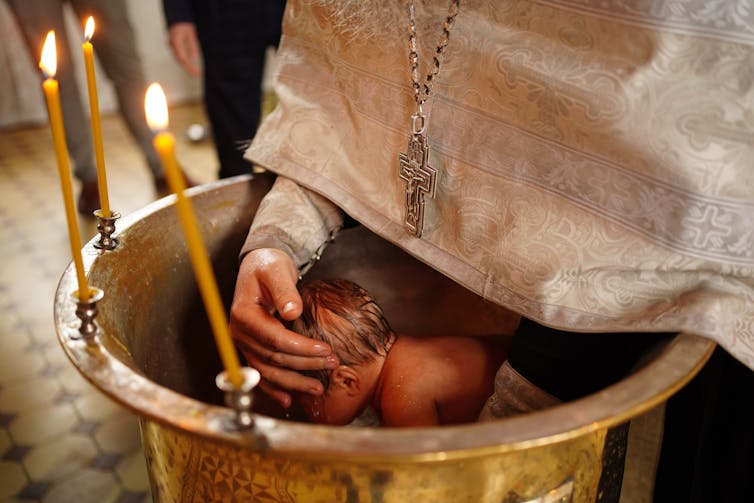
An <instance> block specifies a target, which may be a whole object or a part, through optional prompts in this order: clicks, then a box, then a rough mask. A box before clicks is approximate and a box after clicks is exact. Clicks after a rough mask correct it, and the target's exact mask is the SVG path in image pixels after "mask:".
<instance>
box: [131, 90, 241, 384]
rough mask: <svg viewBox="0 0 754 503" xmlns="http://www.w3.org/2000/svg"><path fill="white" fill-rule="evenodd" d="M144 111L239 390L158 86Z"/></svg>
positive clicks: (235, 363) (218, 301)
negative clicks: (168, 130)
mask: <svg viewBox="0 0 754 503" xmlns="http://www.w3.org/2000/svg"><path fill="white" fill-rule="evenodd" d="M144 108H145V111H146V115H147V122H148V123H149V127H150V128H151V129H152V131H159V132H158V133H157V135H155V137H154V140H153V144H154V148H155V150H156V151H157V154H158V155H159V156H160V161H162V167H163V169H164V170H165V178H166V179H167V182H168V185H169V186H170V189H171V190H172V191H173V192H174V193H175V195H176V198H177V200H176V209H177V210H178V216H179V218H180V221H181V227H182V228H183V234H184V236H185V237H186V244H187V246H188V251H189V257H190V258H191V265H192V267H193V268H194V275H195V276H196V280H197V282H198V283H199V291H200V292H201V295H202V300H203V301H204V307H205V309H206V310H207V316H208V317H209V321H210V324H211V325H212V331H213V333H214V335H215V343H216V344H217V349H218V351H219V352H220V359H221V360H222V362H223V366H224V367H225V370H227V371H228V379H229V380H230V382H231V384H233V386H234V387H236V388H237V387H239V386H241V384H242V383H243V378H242V377H241V369H240V368H241V365H240V363H239V360H238V355H237V354H236V350H235V347H234V346H233V341H232V339H231V337H230V332H229V330H228V319H227V317H226V316H225V309H224V308H223V305H222V300H221V299H220V292H219V290H218V288H217V282H216V280H215V275H214V272H213V271H212V265H211V264H210V261H209V257H208V256H207V250H206V249H205V247H204V243H203V242H202V237H201V235H200V233H199V227H198V226H197V224H196V218H195V216H194V211H193V209H192V207H191V202H190V201H189V200H188V199H187V198H186V196H185V195H184V194H183V190H184V189H185V188H186V183H185V182H184V179H183V174H182V173H181V171H180V169H179V168H178V163H177V161H176V159H175V139H174V138H173V135H171V134H170V133H168V132H167V131H165V130H166V129H167V127H168V107H167V101H166V100H165V94H164V93H163V91H162V88H161V87H160V85H159V84H152V85H150V86H149V89H147V95H146V98H145V100H144Z"/></svg>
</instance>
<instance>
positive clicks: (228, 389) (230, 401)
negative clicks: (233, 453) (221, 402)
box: [215, 367, 261, 430]
mask: <svg viewBox="0 0 754 503" xmlns="http://www.w3.org/2000/svg"><path fill="white" fill-rule="evenodd" d="M241 377H242V378H243V382H242V383H241V386H239V387H238V388H236V387H235V386H233V384H232V383H231V382H230V379H228V371H227V370H223V371H222V372H220V373H219V374H217V377H216V378H215V384H216V385H217V387H218V388H220V390H222V391H223V392H225V405H226V406H228V407H230V408H231V409H233V410H234V411H235V426H236V427H237V428H238V429H240V430H247V429H249V428H252V427H253V426H254V417H253V415H252V413H251V407H252V406H253V405H254V394H253V390H254V388H256V386H257V384H259V380H260V379H261V376H260V374H259V371H258V370H256V369H253V368H251V367H241Z"/></svg>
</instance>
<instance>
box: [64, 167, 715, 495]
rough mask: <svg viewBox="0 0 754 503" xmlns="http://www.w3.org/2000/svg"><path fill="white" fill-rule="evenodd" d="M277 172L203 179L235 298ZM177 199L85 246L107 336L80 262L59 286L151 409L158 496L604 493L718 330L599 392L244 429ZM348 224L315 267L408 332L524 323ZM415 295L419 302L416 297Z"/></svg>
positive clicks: (100, 359) (269, 422) (74, 335)
mask: <svg viewBox="0 0 754 503" xmlns="http://www.w3.org/2000/svg"><path fill="white" fill-rule="evenodd" d="M270 184H271V179H270V178H269V177H268V176H264V175H263V176H257V177H256V178H255V179H253V180H252V179H251V177H248V176H242V177H237V178H234V179H230V180H226V181H221V182H217V183H215V184H211V185H208V186H203V187H198V188H194V189H190V190H189V192H188V193H189V195H190V197H191V200H192V203H193V205H194V208H195V211H196V213H197V215H198V217H199V220H200V221H199V225H200V228H201V231H202V233H203V236H204V239H205V242H206V244H207V247H208V251H209V253H210V256H211V258H212V261H213V264H214V267H215V271H216V274H217V277H218V282H219V284H220V289H221V291H222V292H223V295H224V302H225V305H226V306H230V301H231V297H232V293H233V284H234V280H235V276H236V271H237V253H238V250H239V248H240V246H241V244H242V242H243V240H244V238H245V235H246V232H247V230H248V227H249V224H250V221H251V220H252V218H253V215H254V212H255V211H256V208H257V205H258V203H259V201H260V199H261V198H262V196H263V195H264V194H265V193H266V191H267V190H269V186H270ZM173 201H174V198H173V197H168V198H165V199H162V200H160V201H157V202H155V203H153V204H151V205H149V206H147V207H145V208H144V209H142V210H140V211H138V212H136V213H134V214H132V215H130V216H127V217H125V218H123V219H122V221H120V222H119V223H118V225H117V228H118V230H117V232H116V237H117V238H118V239H119V240H120V244H119V245H118V247H117V248H116V249H115V250H113V251H102V250H98V249H97V248H95V247H94V240H92V242H90V243H88V244H87V245H86V246H85V247H84V250H83V255H84V261H85V267H86V268H87V269H88V273H89V280H90V284H91V285H93V286H97V287H99V288H101V289H102V290H104V294H105V295H104V299H103V300H102V301H100V303H99V306H98V307H99V314H98V316H97V322H98V324H99V326H100V332H99V336H98V338H97V341H96V342H95V343H87V342H85V341H83V340H81V339H80V338H78V327H79V324H80V322H79V320H78V318H76V316H75V313H74V311H75V305H74V303H73V301H72V300H71V296H70V295H71V292H72V291H74V290H75V289H76V275H75V272H74V271H73V269H72V267H69V268H68V270H66V271H65V273H64V274H63V276H62V279H61V281H60V284H59V286H58V289H57V292H56V298H55V323H56V327H57V332H58V337H59V339H60V343H61V345H62V346H63V348H64V350H65V351H66V353H67V355H68V357H69V358H70V359H71V361H72V362H73V364H74V365H75V366H76V367H77V368H78V369H79V371H80V372H81V373H82V374H83V375H84V376H85V377H86V378H87V379H88V380H90V381H91V382H92V383H93V384H94V385H95V386H96V387H97V388H99V389H100V390H101V391H102V392H103V393H104V394H106V395H107V396H109V397H111V398H112V399H114V400H116V401H117V402H119V403H120V404H122V405H123V406H125V407H127V408H129V409H130V410H132V411H134V412H135V413H136V414H138V415H139V417H140V419H141V425H142V436H143V445H144V451H145V454H146V458H147V464H148V469H149V474H150V479H151V483H152V493H153V498H154V500H155V501H160V502H181V503H185V502H204V501H265V502H266V501H271V502H273V501H274V502H325V503H332V502H411V503H418V502H432V503H436V502H453V503H457V502H474V503H479V502H496V503H499V502H513V501H541V502H545V501H575V502H582V501H595V500H597V499H598V497H599V495H600V494H601V493H600V491H604V488H603V487H602V486H601V484H602V483H604V478H605V477H604V476H603V475H604V473H603V472H604V470H603V466H605V460H606V457H609V454H608V451H610V449H609V448H606V438H608V437H609V434H608V432H609V431H613V430H611V428H613V427H616V426H619V425H621V424H624V423H625V422H626V421H629V420H630V419H631V418H634V417H636V416H638V415H640V414H642V413H644V412H646V411H647V410H649V409H651V408H653V407H655V406H657V405H658V404H661V403H662V402H664V401H665V400H667V399H668V397H670V396H671V395H672V394H673V393H674V392H676V391H677V390H678V389H680V388H681V387H682V386H683V385H684V384H685V383H686V382H687V381H688V380H689V379H690V378H691V377H693V375H695V373H696V372H697V371H698V370H699V369H700V368H701V367H702V365H703V364H704V363H705V362H706V360H707V358H708V357H709V355H710V354H711V351H712V349H713V348H714V344H713V343H712V342H710V341H708V340H706V339H703V338H700V337H697V336H694V335H688V334H679V335H676V336H674V337H671V338H668V340H667V341H666V342H665V343H663V344H661V345H660V346H658V347H657V348H656V349H655V350H654V352H653V353H652V354H651V355H650V356H648V358H646V363H645V364H644V365H643V366H642V367H641V368H638V369H637V370H636V371H635V372H633V373H632V374H631V375H628V376H626V377H625V378H624V379H623V380H622V381H620V382H619V383H617V384H615V385H612V386H610V387H608V388H605V389H603V390H602V391H600V392H598V393H595V394H593V395H590V396H588V397H585V398H583V399H580V400H577V401H573V402H569V403H565V404H563V405H560V406H556V407H552V408H550V409H546V410H543V411H539V412H535V413H531V414H526V415H521V416H517V417H512V418H509V419H505V420H498V421H492V422H488V423H479V424H468V425H461V426H448V427H438V428H422V429H388V428H383V429H380V428H363V427H362V428H359V427H355V428H343V427H327V426H319V425H310V424H305V423H301V422H296V421H290V420H285V419H278V418H275V417H272V416H269V415H257V417H256V421H255V427H254V429H253V431H250V432H243V431H238V430H237V429H235V428H234V427H233V421H232V418H233V412H232V411H231V410H230V409H227V408H225V407H223V406H220V405H218V404H220V403H222V396H221V394H220V392H219V391H218V390H217V389H216V388H215V385H214V378H215V375H216V374H217V373H218V372H219V371H220V370H221V368H220V362H219V358H218V357H217V355H216V350H215V348H214V346H213V340H212V336H211V332H210V329H209V325H208V323H207V320H206V318H205V316H204V311H203V308H202V304H201V301H200V298H199V295H198V292H197V289H196V286H195V281H194V277H193V274H192V271H191V267H190V263H189V260H188V255H187V251H186V247H185V244H184V241H183V235H182V234H181V232H180V230H179V229H180V227H179V224H178V221H177V215H176V212H175V210H174V208H173ZM350 234H351V231H345V232H343V233H342V236H339V237H338V239H337V240H336V242H335V243H334V244H333V245H331V247H330V248H328V249H327V250H326V251H325V256H324V258H323V260H322V261H321V264H318V265H317V269H314V270H313V271H312V274H320V275H326V274H330V272H329V271H335V272H336V273H337V274H339V275H341V276H346V277H351V278H352V279H356V280H357V281H359V282H360V283H362V284H363V285H364V286H365V287H366V288H367V289H368V290H370V291H372V293H373V294H374V296H375V297H376V298H377V299H378V300H379V301H380V303H381V304H383V307H384V308H385V311H386V313H387V315H388V318H389V319H390V320H391V323H392V324H393V325H394V326H395V327H396V328H397V329H398V330H402V331H409V332H410V331H411V330H414V329H420V330H423V331H425V332H431V331H432V330H433V327H442V328H443V329H444V330H445V332H449V331H450V330H453V331H456V332H465V333H489V332H492V331H493V330H494V331H495V332H497V333H499V332H500V331H501V327H504V328H506V329H511V328H512V327H513V326H514V325H515V322H516V320H515V317H513V316H512V315H511V314H510V313H508V312H507V311H505V310H504V309H501V308H499V307H497V306H494V305H491V304H489V303H487V302H485V301H483V300H481V299H479V298H477V297H476V296H474V295H473V294H471V293H469V292H467V291H466V290H464V289H463V288H461V287H459V286H457V285H455V284H454V283H452V282H450V281H449V280H447V279H446V278H444V277H443V276H441V275H440V274H438V273H436V272H435V271H434V270H433V269H431V268H430V267H427V266H426V265H423V264H422V263H420V262H418V261H417V260H415V259H413V258H411V257H409V256H407V255H406V254H405V253H403V252H402V251H400V250H399V249H397V248H396V247H394V246H392V245H391V244H389V243H387V242H385V241H383V240H381V239H379V238H376V237H375V236H373V235H371V234H369V233H368V232H365V231H364V230H358V229H356V230H354V231H353V236H351V237H349V236H350ZM408 306H412V307H411V308H409V307H408Z"/></svg>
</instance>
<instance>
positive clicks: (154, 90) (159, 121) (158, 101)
mask: <svg viewBox="0 0 754 503" xmlns="http://www.w3.org/2000/svg"><path fill="white" fill-rule="evenodd" d="M144 112H146V115H147V124H148V125H149V129H151V130H152V131H153V132H157V131H162V130H164V129H167V127H168V102H167V100H166V99H165V93H164V92H163V91H162V86H160V84H158V83H156V82H153V83H152V84H150V85H149V88H147V95H146V97H145V98H144Z"/></svg>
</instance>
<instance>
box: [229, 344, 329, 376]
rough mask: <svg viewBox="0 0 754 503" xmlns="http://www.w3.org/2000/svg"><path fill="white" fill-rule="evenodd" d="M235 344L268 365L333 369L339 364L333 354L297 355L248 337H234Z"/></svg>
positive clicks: (300, 368) (246, 353)
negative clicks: (275, 348) (277, 349)
mask: <svg viewBox="0 0 754 503" xmlns="http://www.w3.org/2000/svg"><path fill="white" fill-rule="evenodd" d="M236 345H237V346H238V348H239V349H240V350H241V351H242V352H243V353H244V355H253V358H254V359H255V360H261V361H263V362H265V363H267V364H269V365H274V366H278V367H287V368H289V369H294V370H320V369H334V368H337V367H338V365H340V362H339V361H338V359H337V358H336V357H335V356H333V355H327V356H298V355H293V354H288V353H283V352H280V351H276V350H274V349H273V348H270V347H267V346H264V345H262V344H261V343H259V342H258V341H256V340H255V339H252V338H249V337H242V338H238V339H236Z"/></svg>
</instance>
